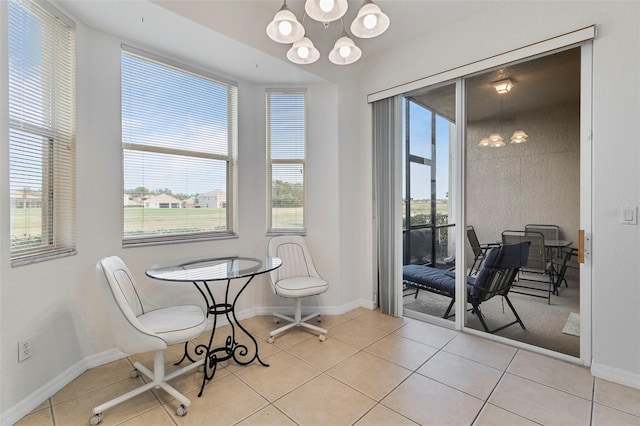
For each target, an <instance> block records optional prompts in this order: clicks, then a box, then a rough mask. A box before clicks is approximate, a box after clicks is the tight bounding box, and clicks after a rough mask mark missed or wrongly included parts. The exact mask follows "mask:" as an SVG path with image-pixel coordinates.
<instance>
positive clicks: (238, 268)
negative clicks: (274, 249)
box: [146, 256, 282, 281]
mask: <svg viewBox="0 0 640 426" xmlns="http://www.w3.org/2000/svg"><path fill="white" fill-rule="evenodd" d="M281 265H282V260H281V259H280V258H279V257H271V256H265V257H262V258H255V257H241V256H230V257H217V258H213V259H198V260H189V261H185V262H182V263H178V264H173V265H154V266H152V267H151V268H149V269H147V272H146V274H147V276H149V277H151V278H154V279H157V280H164V281H216V280H229V279H235V278H244V277H250V276H254V275H258V274H263V273H265V272H269V271H273V270H274V269H277V268H279V267H280V266H281Z"/></svg>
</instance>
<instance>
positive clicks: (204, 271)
mask: <svg viewBox="0 0 640 426" xmlns="http://www.w3.org/2000/svg"><path fill="white" fill-rule="evenodd" d="M281 265H282V260H281V259H280V258H278V257H271V256H265V257H244V256H228V257H217V258H207V259H197V260H187V261H183V262H178V263H173V264H164V265H162V264H159V265H154V266H152V267H150V268H149V269H147V272H146V274H147V276H149V277H150V278H153V279H156V280H162V281H172V282H190V283H193V285H195V287H196V289H198V291H199V292H200V294H201V295H202V297H203V298H204V300H205V302H206V304H207V317H208V316H210V315H212V316H213V328H212V329H211V335H210V337H209V341H208V343H207V344H202V343H201V344H197V345H196V347H195V348H194V349H193V354H194V355H193V356H192V354H191V353H189V342H187V343H185V345H184V355H183V357H182V359H180V361H178V362H177V363H176V365H177V364H180V363H182V362H183V361H184V360H185V359H187V360H189V361H191V362H194V363H199V364H200V363H201V364H202V365H203V368H204V377H203V379H202V386H201V387H200V392H199V393H198V396H202V391H203V390H204V386H205V384H206V383H207V382H208V381H210V380H211V379H213V376H214V375H215V373H216V369H217V365H218V363H219V362H223V361H226V360H228V359H233V360H234V361H235V362H237V363H238V364H240V365H247V364H250V363H252V362H253V361H255V360H258V362H259V363H260V364H262V365H263V366H265V367H268V366H269V365H268V364H266V363H264V362H263V361H262V360H261V359H260V356H259V355H258V342H257V341H256V339H255V338H254V337H253V336H252V335H251V333H249V331H248V330H247V329H245V328H244V327H243V326H242V325H241V324H240V322H239V321H238V319H237V318H236V313H235V307H236V302H237V301H238V298H239V297H240V295H241V294H242V292H243V291H244V289H245V288H247V286H248V285H249V283H250V282H251V281H252V280H253V278H254V277H255V276H256V275H260V274H264V273H267V272H271V271H273V270H275V269H277V268H279V267H280V266H281ZM240 278H245V279H246V282H245V283H244V284H243V285H242V286H241V287H240V290H238V291H237V292H235V295H232V294H231V293H230V290H231V280H235V279H240ZM220 281H226V285H225V286H224V301H223V302H222V303H218V302H217V301H216V298H215V296H214V292H213V289H212V286H213V285H214V284H215V283H216V282H220ZM222 315H224V316H225V317H226V319H227V321H228V323H229V325H230V326H231V330H230V334H229V335H228V336H227V338H226V339H225V344H224V345H223V346H220V347H215V348H214V347H212V346H213V337H214V335H215V332H216V327H217V325H218V324H217V321H218V317H219V316H222ZM236 327H238V328H239V329H240V330H242V332H244V334H245V335H246V336H248V337H249V339H250V340H251V342H253V349H254V351H250V350H249V349H250V348H248V347H247V345H245V344H242V343H239V342H238V337H240V336H239V335H238V333H239V330H236ZM251 354H253V355H251ZM201 356H202V358H201V359H197V358H199V357H201Z"/></svg>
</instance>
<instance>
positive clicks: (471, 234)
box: [467, 225, 482, 257]
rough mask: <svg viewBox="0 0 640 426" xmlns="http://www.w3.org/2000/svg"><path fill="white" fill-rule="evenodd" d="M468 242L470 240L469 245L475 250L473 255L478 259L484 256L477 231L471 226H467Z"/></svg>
mask: <svg viewBox="0 0 640 426" xmlns="http://www.w3.org/2000/svg"><path fill="white" fill-rule="evenodd" d="M467 240H469V245H471V250H473V255H474V256H476V257H478V256H480V255H481V254H482V248H481V247H480V241H478V236H477V235H476V230H475V229H473V226H471V225H467Z"/></svg>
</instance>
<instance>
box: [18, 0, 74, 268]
mask: <svg viewBox="0 0 640 426" xmlns="http://www.w3.org/2000/svg"><path fill="white" fill-rule="evenodd" d="M8 11H9V15H8V16H9V25H8V29H9V72H8V75H9V187H10V205H11V261H12V265H14V266H16V265H20V264H25V263H31V262H35V261H41V260H46V259H50V258H54V257H58V256H64V255H69V254H74V253H75V244H76V243H75V240H76V238H75V210H76V209H75V29H74V25H73V22H71V21H70V20H69V19H68V18H66V17H65V16H64V15H62V14H61V13H60V12H59V11H57V10H55V9H54V8H53V7H52V6H50V5H49V4H48V3H42V2H34V1H29V0H10V1H9V4H8Z"/></svg>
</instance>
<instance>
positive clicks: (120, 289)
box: [96, 256, 167, 354]
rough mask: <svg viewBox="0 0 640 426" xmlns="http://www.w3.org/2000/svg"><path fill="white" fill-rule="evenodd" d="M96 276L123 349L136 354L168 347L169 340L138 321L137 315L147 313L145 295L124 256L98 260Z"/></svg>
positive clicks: (115, 332) (115, 334)
mask: <svg viewBox="0 0 640 426" xmlns="http://www.w3.org/2000/svg"><path fill="white" fill-rule="evenodd" d="M96 277H97V278H98V284H99V285H100V287H101V288H102V292H103V295H104V304H105V306H106V308H107V314H108V319H109V323H110V325H111V331H112V334H113V337H114V340H115V341H116V345H118V347H119V348H120V350H122V351H123V352H125V353H129V354H134V353H140V352H148V351H156V350H161V349H165V348H166V346H167V345H166V342H165V341H164V340H163V339H162V338H160V337H158V336H156V335H155V334H153V333H152V332H151V331H149V330H147V329H146V328H145V327H144V326H143V325H142V324H141V323H140V321H138V317H139V316H140V315H143V314H144V306H145V305H144V303H143V300H144V299H143V297H142V295H141V294H139V292H138V290H137V289H136V283H135V280H134V278H133V276H132V275H131V272H129V269H128V268H127V266H126V265H125V263H124V262H123V261H122V259H120V258H119V257H117V256H110V257H105V258H104V259H101V260H100V261H98V263H97V265H96Z"/></svg>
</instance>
